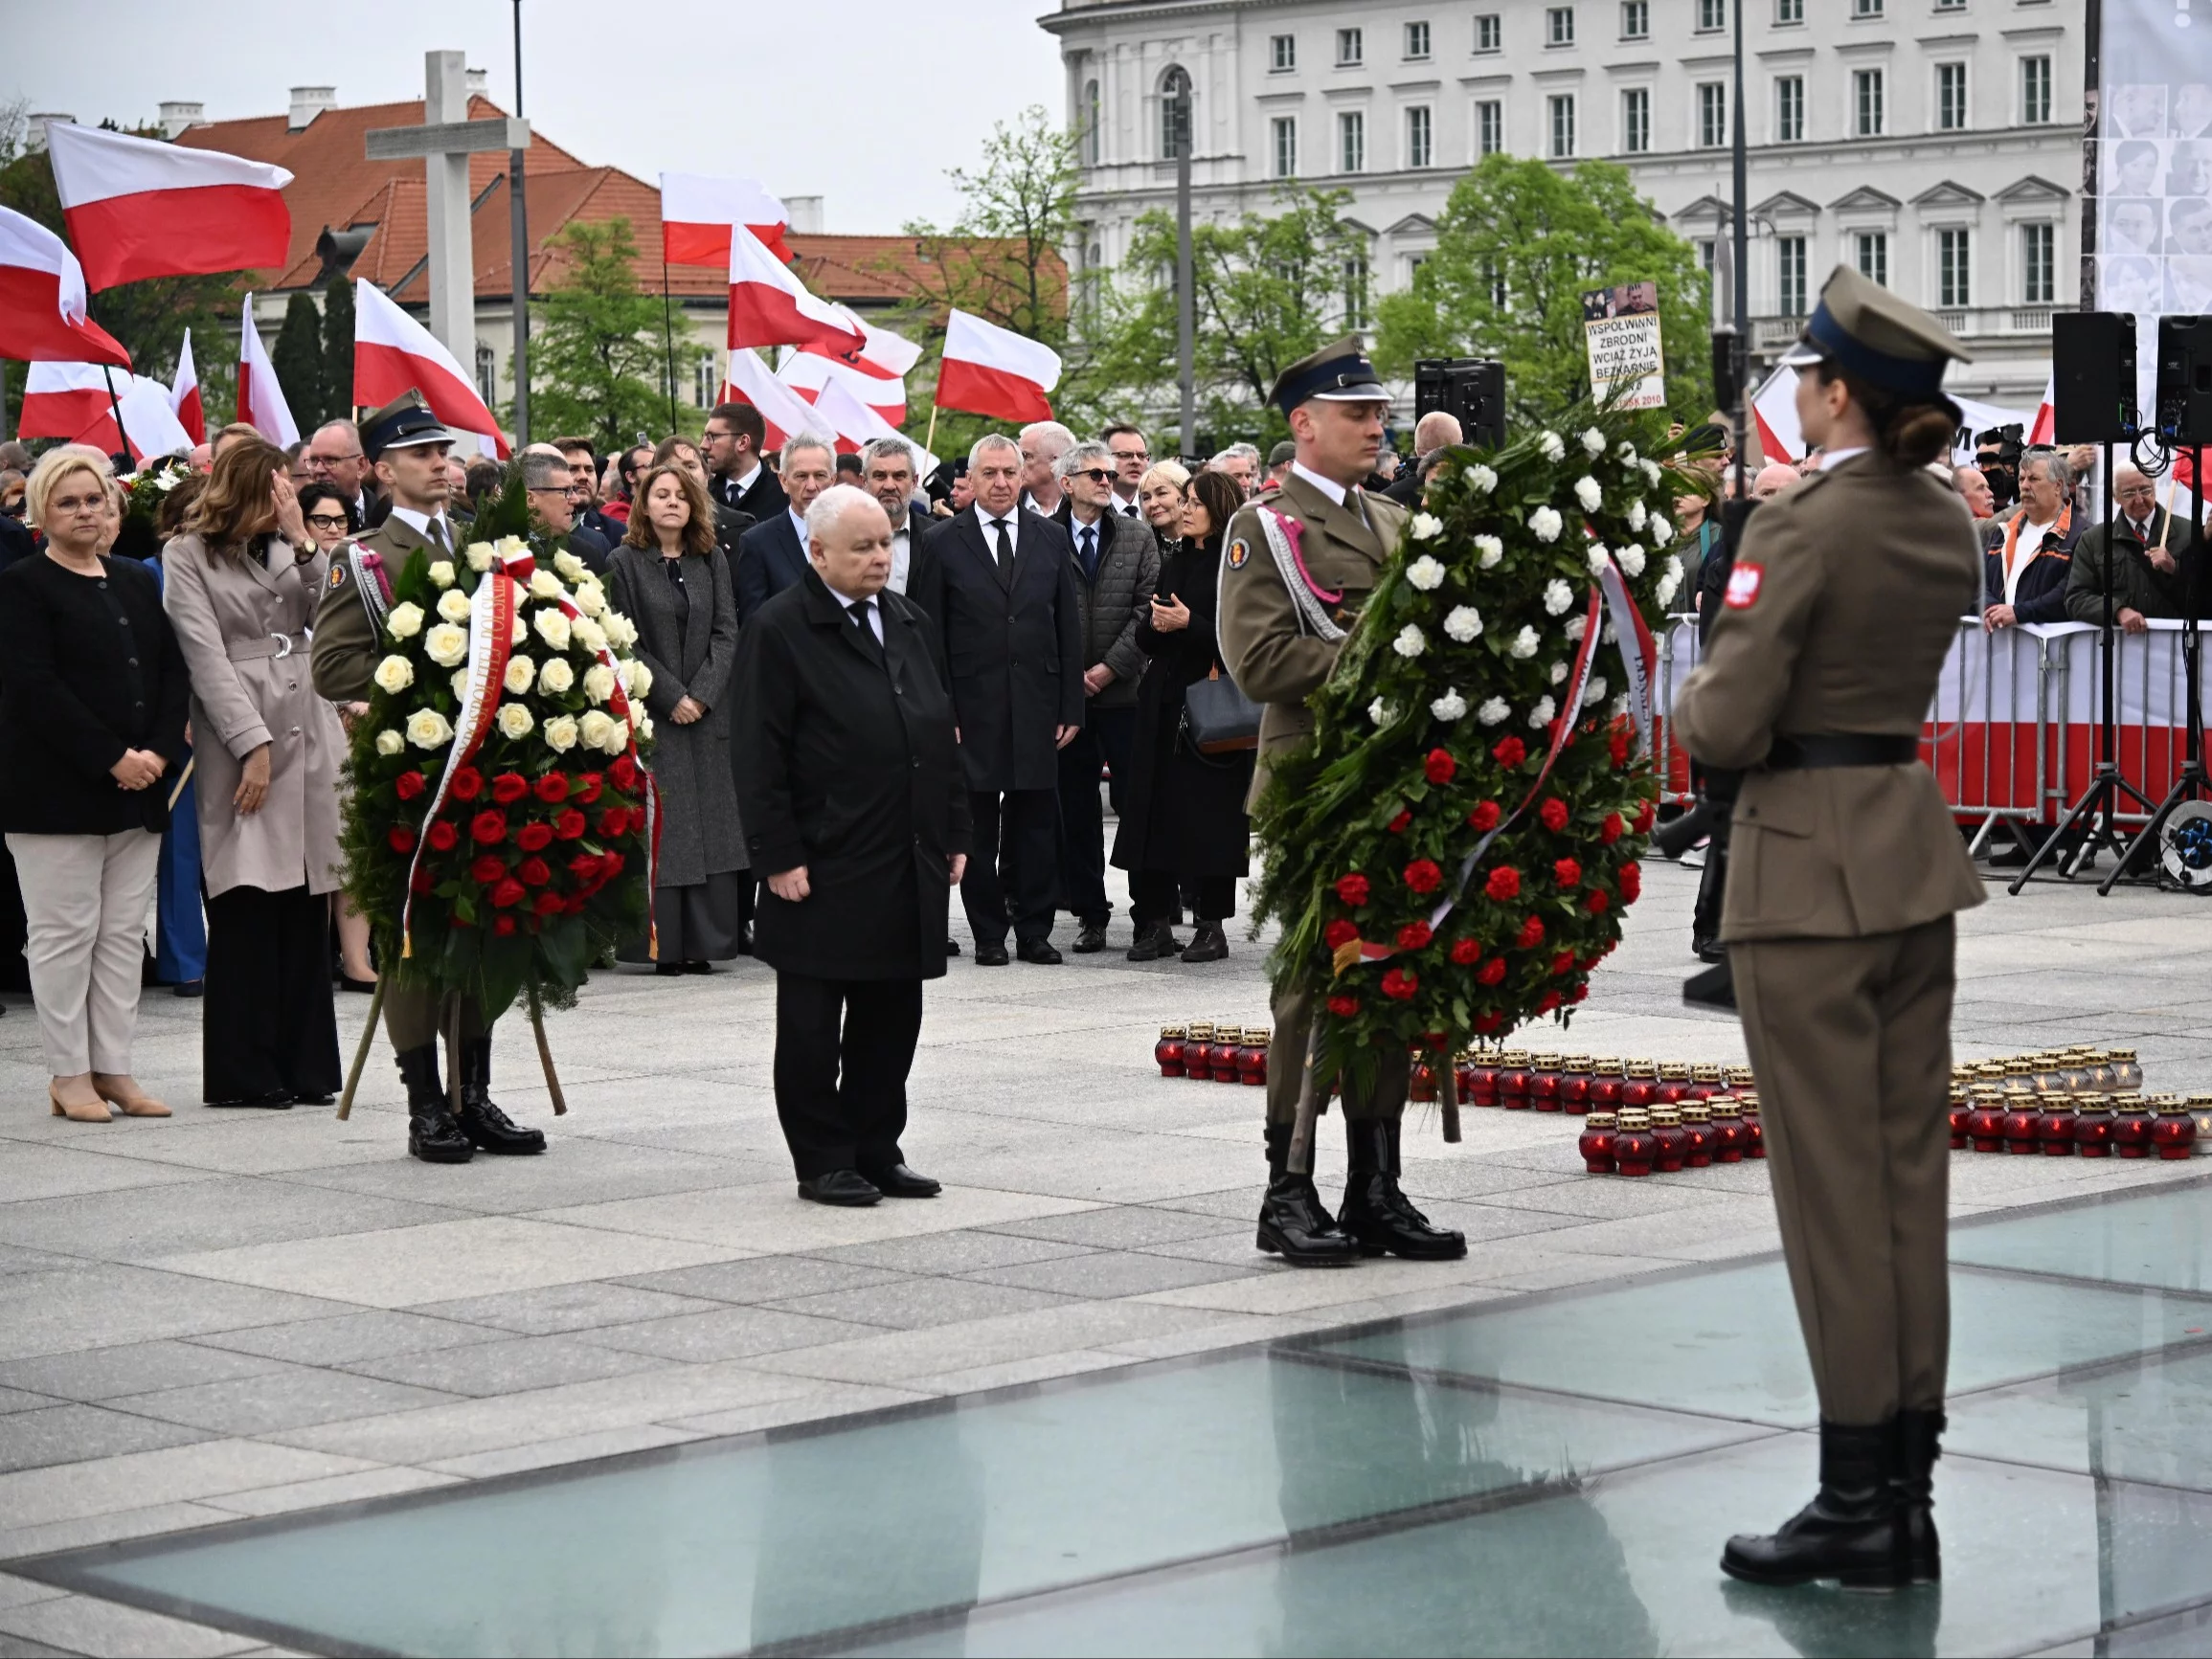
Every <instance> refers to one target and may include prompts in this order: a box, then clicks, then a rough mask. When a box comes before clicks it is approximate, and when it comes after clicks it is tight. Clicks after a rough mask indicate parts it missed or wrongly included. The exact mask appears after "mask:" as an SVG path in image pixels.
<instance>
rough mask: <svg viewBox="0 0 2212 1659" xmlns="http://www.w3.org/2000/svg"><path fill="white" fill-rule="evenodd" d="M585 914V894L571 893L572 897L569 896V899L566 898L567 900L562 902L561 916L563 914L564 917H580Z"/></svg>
mask: <svg viewBox="0 0 2212 1659" xmlns="http://www.w3.org/2000/svg"><path fill="white" fill-rule="evenodd" d="M583 913H584V896H583V894H581V893H571V894H570V895H569V896H568V897H567V898H565V899H563V900H562V901H561V914H562V915H564V916H580V915H582V914H583Z"/></svg>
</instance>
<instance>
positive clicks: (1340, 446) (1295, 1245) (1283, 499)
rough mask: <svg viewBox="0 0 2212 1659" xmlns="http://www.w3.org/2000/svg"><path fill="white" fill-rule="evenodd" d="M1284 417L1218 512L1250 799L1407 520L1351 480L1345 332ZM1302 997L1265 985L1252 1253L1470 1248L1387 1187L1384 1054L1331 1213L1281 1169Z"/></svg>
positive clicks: (1370, 420)
mask: <svg viewBox="0 0 2212 1659" xmlns="http://www.w3.org/2000/svg"><path fill="white" fill-rule="evenodd" d="M1270 395H1271V396H1272V398H1273V399H1274V401H1275V405H1276V407H1277V408H1279V409H1280V410H1281V411H1282V412H1283V414H1284V415H1285V416H1287V417H1288V419H1289V421H1290V425H1291V435H1292V437H1293V439H1294V440H1295V442H1296V443H1297V445H1298V457H1297V459H1296V460H1294V461H1293V462H1292V463H1291V471H1290V476H1289V477H1288V478H1287V479H1285V480H1284V481H1283V483H1282V486H1281V487H1280V488H1279V489H1275V488H1271V489H1270V490H1268V491H1267V492H1266V493H1265V494H1263V495H1262V496H1261V497H1260V498H1259V500H1257V501H1256V502H1253V504H1251V505H1249V506H1247V507H1245V508H1244V510H1243V511H1241V512H1239V513H1238V514H1237V515H1236V517H1235V518H1234V519H1232V520H1231V521H1230V526H1229V532H1228V534H1227V536H1226V537H1225V538H1224V543H1223V549H1224V550H1223V554H1222V572H1221V609H1220V632H1221V657H1222V661H1224V662H1225V663H1227V664H1228V666H1229V671H1230V676H1231V677H1232V678H1233V679H1234V680H1235V681H1236V683H1237V684H1238V685H1239V686H1241V687H1242V688H1243V690H1244V693H1245V695H1246V696H1248V697H1250V698H1252V699H1253V701H1254V702H1255V703H1260V704H1264V705H1265V706H1266V707H1265V710H1264V712H1263V713H1262V715H1261V717H1260V727H1259V771H1258V772H1257V773H1255V774H1254V776H1253V786H1252V787H1253V793H1252V799H1253V800H1254V801H1256V800H1257V799H1258V798H1259V793H1260V791H1261V789H1262V788H1263V787H1264V786H1265V783H1266V770H1267V767H1268V764H1269V761H1270V757H1271V756H1274V755H1278V754H1280V753H1281V752H1282V751H1285V750H1287V749H1289V748H1291V747H1292V746H1293V745H1294V744H1296V743H1297V742H1298V740H1299V739H1300V738H1302V737H1303V736H1305V734H1306V733H1307V731H1309V730H1310V729H1312V726H1313V716H1312V714H1311V713H1310V711H1309V710H1308V709H1307V707H1306V699H1307V698H1308V697H1310V696H1312V695H1313V693H1314V692H1315V691H1317V690H1319V689H1320V684H1321V682H1322V681H1324V680H1326V679H1327V678H1328V675H1329V670H1330V669H1331V668H1333V667H1335V666H1336V661H1337V652H1338V650H1339V649H1340V648H1341V646H1342V645H1343V639H1344V636H1345V634H1346V632H1347V631H1348V630H1349V629H1350V627H1351V625H1352V623H1353V621H1354V620H1355V619H1356V617H1358V615H1359V610H1360V606H1361V605H1362V604H1363V603H1364V602H1365V601H1366V597H1367V595H1368V594H1370V593H1371V592H1372V591H1373V590H1374V586H1375V578H1376V576H1377V574H1378V573H1379V572H1381V570H1382V567H1383V563H1384V561H1385V560H1386V559H1387V558H1388V556H1389V552H1390V549H1392V548H1393V547H1394V546H1395V545H1396V544H1397V540H1398V533H1399V531H1400V529H1401V528H1402V527H1404V525H1405V522H1406V509H1405V508H1404V507H1402V506H1400V505H1398V504H1396V503H1395V502H1391V501H1388V500H1385V499H1384V498H1383V497H1381V496H1372V495H1368V494H1367V493H1366V491H1365V490H1363V489H1362V488H1361V487H1360V485H1361V483H1362V482H1363V481H1365V480H1366V477H1367V476H1368V474H1370V473H1371V472H1373V470H1374V466H1375V454H1376V452H1377V450H1379V449H1380V448H1381V447H1382V441H1383V419H1384V416H1385V415H1387V414H1388V409H1389V402H1388V393H1387V392H1384V390H1383V388H1382V386H1381V384H1380V383H1379V382H1378V381H1377V380H1376V378H1375V371H1374V370H1373V368H1372V367H1371V366H1370V365H1369V364H1368V362H1367V360H1366V355H1365V354H1364V353H1363V352H1362V351H1361V349H1360V343H1359V341H1358V339H1357V338H1356V337H1350V336H1347V337H1346V338H1344V339H1342V340H1339V341H1337V342H1336V343H1335V344H1334V345H1331V346H1327V347H1322V348H1321V349H1320V351H1317V352H1315V353H1314V354H1313V355H1312V356H1311V357H1308V358H1306V359H1304V360H1303V361H1302V362H1298V363H1294V364H1292V365H1291V366H1290V367H1289V368H1288V369H1286V370H1283V372H1282V375H1281V377H1280V378H1279V379H1277V380H1276V382H1275V389H1274V391H1273V392H1272V393H1271V394H1270ZM1313 1021H1314V998H1313V996H1312V994H1311V993H1310V992H1308V991H1305V990H1302V989H1301V990H1278V991H1277V992H1276V993H1275V1042H1274V1044H1273V1046H1272V1047H1271V1049H1270V1050H1269V1054H1268V1088H1267V1160H1268V1176H1269V1180H1268V1189H1267V1197H1266V1198H1265V1199H1263V1200H1262V1201H1261V1204H1260V1212H1259V1247H1260V1248H1261V1249H1263V1250H1266V1251H1269V1252H1271V1253H1273V1254H1276V1255H1279V1256H1281V1257H1282V1258H1283V1259H1284V1260H1285V1261H1286V1262H1289V1263H1291V1264H1292V1265H1293V1266H1296V1267H1338V1266H1343V1265H1344V1264H1347V1263H1350V1262H1353V1261H1355V1260H1357V1259H1358V1258H1359V1257H1360V1256H1362V1255H1382V1254H1384V1253H1386V1252H1388V1253H1390V1254H1394V1255H1399V1256H1410V1257H1416V1258H1421V1259H1427V1260H1445V1259H1449V1258H1452V1257H1456V1256H1464V1255H1465V1254H1466V1253H1467V1241H1466V1240H1465V1239H1464V1238H1463V1237H1462V1236H1461V1235H1459V1234H1458V1233H1456V1232H1449V1231H1446V1230H1445V1229H1443V1228H1440V1227H1433V1226H1431V1225H1430V1224H1429V1220H1428V1218H1427V1217H1426V1216H1424V1215H1422V1214H1421V1212H1420V1211H1419V1210H1417V1209H1415V1208H1414V1207H1413V1206H1412V1204H1411V1202H1409V1201H1408V1199H1407V1198H1406V1195H1405V1194H1404V1193H1403V1192H1401V1191H1400V1190H1399V1188H1398V1168H1399V1165H1398V1127H1399V1120H1400V1118H1401V1117H1402V1116H1403V1114H1404V1112H1405V1108H1406V1087H1407V1081H1408V1071H1409V1066H1408V1063H1407V1057H1406V1056H1405V1055H1403V1054H1398V1055H1391V1056H1386V1057H1385V1058H1384V1061H1383V1064H1382V1066H1381V1069H1380V1075H1379V1076H1378V1077H1377V1079H1376V1081H1375V1083H1374V1085H1373V1087H1371V1088H1369V1089H1353V1088H1351V1087H1348V1086H1347V1087H1346V1089H1345V1094H1344V1132H1345V1137H1346V1141H1347V1143H1348V1147H1349V1153H1350V1157H1349V1170H1348V1172H1347V1174H1346V1176H1345V1181H1344V1201H1343V1208H1342V1209H1341V1211H1340V1212H1339V1214H1338V1215H1337V1216H1335V1217H1333V1218H1332V1217H1331V1216H1330V1214H1329V1212H1328V1210H1327V1209H1326V1208H1325V1207H1324V1206H1323V1205H1322V1203H1321V1200H1320V1194H1319V1193H1318V1192H1317V1191H1316V1190H1315V1188H1314V1183H1313V1177H1312V1176H1311V1175H1308V1174H1300V1173H1298V1172H1295V1171H1293V1170H1292V1169H1291V1167H1290V1145H1291V1131H1292V1128H1293V1125H1294V1123H1295V1122H1296V1119H1297V1116H1298V1091H1299V1087H1300V1084H1301V1082H1302V1080H1303V1076H1304V1071H1305V1059H1306V1048H1307V1043H1308V1042H1309V1040H1310V1036H1311V1033H1312V1029H1313Z"/></svg>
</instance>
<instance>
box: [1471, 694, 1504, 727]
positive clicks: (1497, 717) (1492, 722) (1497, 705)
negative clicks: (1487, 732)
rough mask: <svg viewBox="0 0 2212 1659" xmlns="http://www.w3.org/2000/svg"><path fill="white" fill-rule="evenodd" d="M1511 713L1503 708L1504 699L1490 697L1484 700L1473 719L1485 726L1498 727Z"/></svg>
mask: <svg viewBox="0 0 2212 1659" xmlns="http://www.w3.org/2000/svg"><path fill="white" fill-rule="evenodd" d="M1512 712H1513V710H1512V709H1510V708H1508V707H1506V706H1505V699H1504V698H1502V697H1491V698H1486V699H1485V700H1484V701H1483V704H1482V706H1481V707H1479V708H1478V709H1477V710H1475V718H1476V719H1478V720H1479V721H1480V722H1482V724H1483V725H1485V726H1498V725H1501V724H1502V723H1503V721H1504V719H1505V717H1506V716H1507V715H1508V714H1510V713H1512Z"/></svg>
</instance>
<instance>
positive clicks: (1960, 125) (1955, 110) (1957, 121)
mask: <svg viewBox="0 0 2212 1659" xmlns="http://www.w3.org/2000/svg"><path fill="white" fill-rule="evenodd" d="M1935 128H1936V130H1937V131H1938V132H1963V131H1964V130H1965V129H1966V65H1965V64H1963V63H1939V64H1937V65H1936V66H1935Z"/></svg>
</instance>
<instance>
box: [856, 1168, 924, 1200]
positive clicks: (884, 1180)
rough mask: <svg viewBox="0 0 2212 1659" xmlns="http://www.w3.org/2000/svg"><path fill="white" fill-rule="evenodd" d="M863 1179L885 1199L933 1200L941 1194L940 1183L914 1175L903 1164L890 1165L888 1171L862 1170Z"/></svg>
mask: <svg viewBox="0 0 2212 1659" xmlns="http://www.w3.org/2000/svg"><path fill="white" fill-rule="evenodd" d="M861 1174H862V1176H863V1178H865V1179H867V1180H869V1181H870V1182H872V1183H873V1184H874V1185H875V1186H876V1187H878V1188H879V1189H881V1191H882V1193H883V1196H884V1197H885V1198H887V1199H934V1198H936V1197H937V1194H939V1193H941V1192H943V1191H944V1190H945V1189H944V1183H943V1182H942V1181H933V1180H931V1179H930V1178H929V1177H927V1176H924V1175H916V1174H915V1173H914V1171H913V1170H910V1169H908V1168H907V1167H906V1165H904V1164H892V1166H891V1168H889V1169H881V1170H864V1171H862V1172H861Z"/></svg>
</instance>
